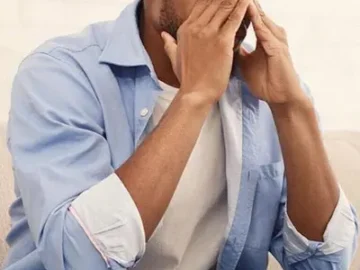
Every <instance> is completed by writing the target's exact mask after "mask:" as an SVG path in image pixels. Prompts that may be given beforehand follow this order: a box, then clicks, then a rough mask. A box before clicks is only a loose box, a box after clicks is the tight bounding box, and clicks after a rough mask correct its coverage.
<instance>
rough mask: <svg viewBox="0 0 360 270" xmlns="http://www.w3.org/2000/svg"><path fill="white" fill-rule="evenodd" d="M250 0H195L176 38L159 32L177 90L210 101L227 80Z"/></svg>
mask: <svg viewBox="0 0 360 270" xmlns="http://www.w3.org/2000/svg"><path fill="white" fill-rule="evenodd" d="M251 1H252V0H213V1H209V0H198V1H197V2H196V4H195V6H194V8H193V10H192V13H191V14H190V16H189V18H188V19H187V20H186V21H185V22H184V23H183V24H182V25H181V27H180V29H179V31H178V34H177V41H176V40H175V39H174V38H173V37H172V36H170V35H169V34H168V33H166V32H163V33H162V37H163V39H164V43H165V51H166V53H167V55H168V56H169V58H170V61H171V63H172V66H173V69H174V72H175V74H176V76H177V77H178V79H179V82H180V84H181V87H180V93H181V94H195V97H196V99H197V100H201V101H205V102H207V103H214V102H216V101H218V100H219V99H220V97H221V96H222V94H223V93H224V91H225V90H226V88H227V85H228V83H229V79H230V74H231V69H232V64H233V58H234V51H233V48H234V42H235V35H236V32H237V31H238V29H239V27H240V25H241V22H242V21H243V19H244V16H245V14H246V11H247V9H248V6H249V4H250V2H251Z"/></svg>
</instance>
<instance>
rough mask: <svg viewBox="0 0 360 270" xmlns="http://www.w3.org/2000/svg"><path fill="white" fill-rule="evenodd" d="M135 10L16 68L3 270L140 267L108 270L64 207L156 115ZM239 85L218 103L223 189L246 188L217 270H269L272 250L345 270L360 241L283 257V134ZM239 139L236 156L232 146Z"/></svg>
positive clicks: (152, 78)
mask: <svg viewBox="0 0 360 270" xmlns="http://www.w3.org/2000/svg"><path fill="white" fill-rule="evenodd" d="M136 5H137V2H136V3H134V4H132V5H130V6H129V7H128V8H127V9H126V10H125V11H124V12H123V13H122V15H121V16H120V17H119V19H118V20H117V21H115V22H106V23H99V24H95V25H92V26H90V27H88V28H87V29H86V30H84V31H83V32H82V33H81V34H79V35H74V36H67V37H61V38H57V39H53V40H51V41H48V42H46V43H45V44H44V45H42V46H41V47H40V48H38V49H37V50H35V51H34V52H33V53H32V54H31V55H30V56H29V57H27V58H26V59H25V60H24V61H23V63H22V65H21V66H20V68H19V72H18V74H17V76H16V78H15V81H14V85H13V91H12V106H11V112H10V119H9V131H8V132H9V141H8V144H9V149H10V151H11V153H12V156H13V166H14V175H15V185H16V195H17V200H16V201H15V202H14V203H13V205H12V206H11V209H10V214H11V218H12V229H11V232H10V234H9V235H8V237H7V241H8V243H9V245H10V247H11V249H10V253H9V256H8V258H7V261H6V263H5V269H6V270H23V269H26V270H43V269H48V270H50V269H51V270H65V269H66V270H70V269H75V270H83V269H86V270H102V269H104V270H105V269H107V268H110V269H112V270H115V269H126V268H127V267H131V266H132V265H133V263H134V261H131V262H128V263H126V264H124V265H120V264H119V263H116V262H115V261H112V260H110V261H109V265H107V264H106V262H105V261H104V260H103V258H102V257H101V256H100V254H99V253H98V252H97V250H96V249H95V248H94V246H93V245H92V243H91V242H90V240H89V239H88V238H87V236H86V234H85V233H84V231H83V230H82V228H81V227H80V225H79V224H78V223H77V221H76V220H75V218H74V217H73V216H72V214H71V213H70V212H69V211H68V207H69V205H70V203H71V202H72V201H73V200H74V199H75V198H76V197H77V196H78V195H79V194H81V193H82V192H83V191H85V190H87V189H89V188H90V187H92V186H94V185H95V184H97V183H99V181H101V180H102V179H104V178H106V177H107V176H109V175H110V174H111V173H113V172H114V170H115V169H117V168H118V167H119V166H120V165H121V164H122V163H123V162H124V161H125V160H126V159H127V158H128V157H129V156H131V154H132V153H133V151H134V149H135V148H136V146H137V145H138V143H139V141H140V138H141V137H142V136H144V134H145V133H144V132H146V125H147V122H148V120H149V118H150V116H151V113H149V114H148V115H147V116H146V117H142V116H141V115H140V111H141V110H142V109H143V108H148V109H149V110H150V111H152V109H153V107H154V103H155V100H156V97H157V95H158V93H159V91H161V89H160V87H159V85H158V82H157V78H156V75H155V72H154V69H153V67H152V64H151V62H150V59H149V57H148V55H147V53H146V51H145V50H144V48H143V46H142V43H141V40H140V38H139V34H138V28H137V24H136V15H135V10H136ZM238 82H239V78H235V77H234V78H232V80H231V82H230V86H229V90H228V91H227V93H226V94H225V95H224V97H223V99H222V100H221V102H220V106H221V112H222V119H223V125H224V137H225V143H226V152H227V153H226V155H227V156H226V162H227V183H228V187H229V188H231V187H232V186H233V185H236V183H239V181H241V182H240V183H241V184H240V185H241V188H240V194H239V195H238V201H237V205H229V207H232V208H234V209H235V210H236V211H235V217H234V219H233V220H231V221H230V222H229V225H228V226H229V228H230V232H229V234H228V235H227V240H226V242H225V245H224V247H223V249H222V251H221V254H220V255H219V262H218V269H221V270H234V269H246V270H251V269H255V270H262V269H265V268H266V265H267V255H268V252H269V251H271V252H272V253H273V254H274V255H275V257H276V258H277V259H278V260H279V261H280V262H281V263H282V265H283V267H284V269H289V270H290V269H291V270H295V269H296V270H307V269H312V270H315V269H316V270H319V269H321V270H330V269H332V270H333V269H338V270H340V269H346V267H348V266H349V264H350V258H351V256H352V253H353V252H354V250H355V236H354V238H353V239H352V241H353V243H349V245H348V247H346V248H344V249H343V250H341V251H340V252H337V253H335V254H328V255H324V254H322V253H321V252H320V251H319V246H321V243H315V242H311V243H310V246H309V247H307V248H306V250H304V252H303V253H300V254H297V255H295V256H294V255H292V256H289V254H288V253H287V252H286V251H285V248H284V246H285V245H286V244H284V239H283V234H282V232H283V231H284V226H285V225H284V207H285V204H286V187H285V183H286V182H285V181H284V165H283V162H282V157H281V152H280V147H279V142H278V138H277V133H276V129H275V126H274V122H273V119H272V115H271V112H270V110H269V108H268V106H267V104H266V103H264V102H261V101H259V100H257V99H256V98H254V97H253V96H252V95H251V94H250V93H249V91H248V90H247V88H246V85H244V84H242V87H241V88H242V89H238V88H236V87H231V86H234V85H237V83H238ZM241 123H242V124H241ZM237 135H239V136H242V156H240V157H239V153H241V151H237V150H239V149H236V147H232V145H231V142H232V140H235V141H236V140H237V138H238V137H237ZM239 160H242V163H239V162H238V161H239ZM229 164H231V165H229ZM237 164H238V166H239V168H238V167H237ZM229 166H231V168H230V167H229ZM240 166H242V168H240ZM240 169H242V170H241V172H242V173H241V177H239V178H238V177H234V175H235V174H233V173H232V172H233V171H240ZM119 207H121V206H119ZM353 219H354V222H355V220H356V218H355V213H354V217H353ZM119 237H121V236H119ZM205 256H206V254H205Z"/></svg>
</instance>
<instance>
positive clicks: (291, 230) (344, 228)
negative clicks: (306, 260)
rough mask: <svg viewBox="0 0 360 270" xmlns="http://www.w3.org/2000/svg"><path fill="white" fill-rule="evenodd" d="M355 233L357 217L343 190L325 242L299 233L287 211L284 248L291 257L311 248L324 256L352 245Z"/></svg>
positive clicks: (326, 231)
mask: <svg viewBox="0 0 360 270" xmlns="http://www.w3.org/2000/svg"><path fill="white" fill-rule="evenodd" d="M355 233H356V228H355V217H354V215H353V213H352V210H351V206H350V203H349V201H348V199H347V198H346V196H345V194H344V192H343V190H342V189H341V188H340V196H339V201H338V204H337V206H336V208H335V210H334V213H333V216H332V217H331V219H330V221H329V223H328V225H327V227H326V230H325V233H324V235H323V239H324V242H315V241H311V240H308V239H307V238H306V237H305V236H303V235H302V234H301V233H299V232H298V231H297V229H296V228H295V226H294V224H293V223H292V222H291V220H290V218H289V216H288V214H287V211H285V226H284V246H285V250H286V252H287V253H288V254H289V255H290V256H292V255H297V254H300V253H303V252H305V251H308V249H309V248H310V247H312V248H316V249H317V251H321V252H322V253H323V254H324V255H328V254H333V253H336V252H338V251H340V250H343V249H344V248H346V247H348V246H349V245H351V244H352V241H353V239H354V235H355Z"/></svg>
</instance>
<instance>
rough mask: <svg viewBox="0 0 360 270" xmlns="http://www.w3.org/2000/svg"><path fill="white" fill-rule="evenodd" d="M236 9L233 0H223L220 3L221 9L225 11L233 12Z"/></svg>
mask: <svg viewBox="0 0 360 270" xmlns="http://www.w3.org/2000/svg"><path fill="white" fill-rule="evenodd" d="M233 7H234V1H233V0H223V1H221V3H220V8H221V9H223V10H232V9H233Z"/></svg>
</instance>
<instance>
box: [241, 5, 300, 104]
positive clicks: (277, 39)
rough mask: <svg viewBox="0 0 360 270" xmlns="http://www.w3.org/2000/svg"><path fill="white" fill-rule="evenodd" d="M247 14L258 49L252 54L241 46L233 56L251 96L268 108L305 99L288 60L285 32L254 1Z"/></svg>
mask: <svg viewBox="0 0 360 270" xmlns="http://www.w3.org/2000/svg"><path fill="white" fill-rule="evenodd" d="M248 12H249V16H250V19H251V22H252V24H253V27H254V31H255V35H256V38H257V46H256V49H255V51H254V52H252V53H248V52H246V51H245V49H244V48H242V47H241V48H240V50H238V53H237V55H236V56H235V57H236V60H237V62H238V64H239V66H240V71H241V74H242V75H243V77H244V80H245V81H246V83H247V84H248V86H249V88H250V90H251V92H252V94H253V95H254V96H256V97H257V98H259V99H261V100H264V101H266V102H267V103H269V104H270V105H272V104H280V103H281V104H284V103H289V102H290V103H293V102H294V101H304V100H307V98H306V96H305V94H304V93H303V91H302V90H301V87H300V83H299V79H298V77H297V74H296V72H295V68H294V66H293V63H292V60H291V56H290V53H289V49H288V42H287V37H286V32H285V30H284V29H283V28H281V27H280V26H278V25H276V24H275V23H274V22H273V21H272V20H271V19H270V18H269V17H267V16H266V14H265V13H264V11H263V10H262V9H261V7H260V5H259V3H258V2H257V1H256V0H255V1H254V2H253V3H251V4H250V6H249V11H248Z"/></svg>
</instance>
